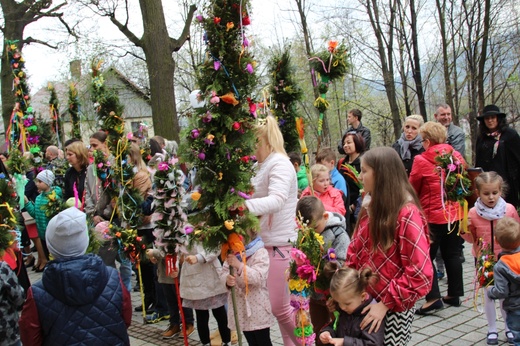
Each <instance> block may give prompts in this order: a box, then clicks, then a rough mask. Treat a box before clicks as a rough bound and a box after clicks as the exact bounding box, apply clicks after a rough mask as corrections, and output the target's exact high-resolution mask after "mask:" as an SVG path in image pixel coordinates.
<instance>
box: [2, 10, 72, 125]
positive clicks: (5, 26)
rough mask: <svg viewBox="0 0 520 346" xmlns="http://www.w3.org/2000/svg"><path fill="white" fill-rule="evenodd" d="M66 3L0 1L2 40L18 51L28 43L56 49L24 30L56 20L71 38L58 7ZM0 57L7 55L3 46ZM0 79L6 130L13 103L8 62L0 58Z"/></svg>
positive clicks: (70, 29) (11, 77) (51, 44)
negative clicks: (51, 19) (28, 34)
mask: <svg viewBox="0 0 520 346" xmlns="http://www.w3.org/2000/svg"><path fill="white" fill-rule="evenodd" d="M66 4H67V3H66V2H62V3H59V4H57V5H54V6H53V1H52V0H39V1H35V0H31V1H21V2H20V1H15V0H0V6H2V14H3V20H4V21H3V23H2V24H0V30H1V31H2V34H3V36H4V40H9V41H14V42H17V45H18V49H19V50H20V51H22V50H23V46H24V45H26V44H31V43H37V44H42V45H45V46H48V47H51V48H57V46H56V45H55V44H53V43H52V42H51V41H49V40H42V39H38V38H35V37H30V36H29V37H24V31H25V28H26V27H27V26H28V25H29V24H31V23H34V22H36V21H38V20H40V19H42V18H56V19H57V20H58V21H59V22H60V23H61V24H62V26H63V27H65V29H66V30H67V31H68V33H69V34H70V35H72V36H75V34H74V31H73V29H72V28H71V27H70V26H69V25H68V24H67V23H66V22H65V20H64V19H63V13H62V12H60V11H61V9H62V7H64V6H65V5H66ZM2 56H3V57H6V56H7V52H6V45H5V44H4V50H3V52H2ZM0 76H1V77H0V87H1V88H2V94H1V95H2V96H1V97H2V119H3V120H4V128H5V129H7V127H8V126H9V120H10V118H11V113H12V111H13V106H14V100H15V97H14V94H13V92H12V84H13V75H12V71H11V63H10V61H8V60H7V59H2V62H1V67H0Z"/></svg>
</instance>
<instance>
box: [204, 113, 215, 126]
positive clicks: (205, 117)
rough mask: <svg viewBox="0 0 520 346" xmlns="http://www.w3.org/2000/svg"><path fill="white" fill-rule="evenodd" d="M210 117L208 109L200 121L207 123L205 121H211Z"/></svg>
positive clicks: (211, 117)
mask: <svg viewBox="0 0 520 346" xmlns="http://www.w3.org/2000/svg"><path fill="white" fill-rule="evenodd" d="M211 119H213V116H212V115H211V113H210V112H209V111H207V112H206V115H205V116H204V117H203V118H202V122H203V123H206V124H207V123H209V122H211Z"/></svg>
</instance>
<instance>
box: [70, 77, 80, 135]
mask: <svg viewBox="0 0 520 346" xmlns="http://www.w3.org/2000/svg"><path fill="white" fill-rule="evenodd" d="M79 109H80V103H79V97H78V89H76V84H75V83H73V82H71V83H70V85H69V114H70V122H71V130H70V137H72V138H77V139H81V125H80V117H79Z"/></svg>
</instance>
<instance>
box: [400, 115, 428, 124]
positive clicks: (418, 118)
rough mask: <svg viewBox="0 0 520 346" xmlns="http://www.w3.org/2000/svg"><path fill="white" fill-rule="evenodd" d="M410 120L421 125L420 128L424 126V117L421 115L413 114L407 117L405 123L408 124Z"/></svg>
mask: <svg viewBox="0 0 520 346" xmlns="http://www.w3.org/2000/svg"><path fill="white" fill-rule="evenodd" d="M408 120H415V121H417V122H418V123H419V127H421V126H423V125H424V118H423V117H422V115H419V114H412V115H409V116H407V117H406V118H404V123H405V124H406V122H407V121H408Z"/></svg>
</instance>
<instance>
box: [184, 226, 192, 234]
mask: <svg viewBox="0 0 520 346" xmlns="http://www.w3.org/2000/svg"><path fill="white" fill-rule="evenodd" d="M192 232H193V227H191V226H186V227H184V234H190V233H192Z"/></svg>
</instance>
